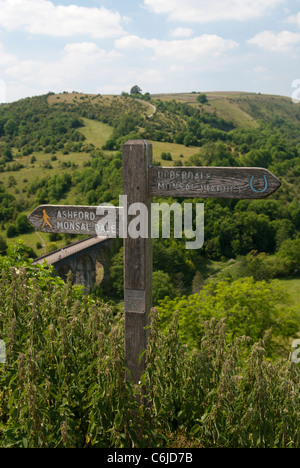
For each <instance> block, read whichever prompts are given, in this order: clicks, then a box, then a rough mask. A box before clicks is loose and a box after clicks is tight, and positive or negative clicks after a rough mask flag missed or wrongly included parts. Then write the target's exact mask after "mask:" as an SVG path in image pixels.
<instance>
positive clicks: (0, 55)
mask: <svg viewBox="0 0 300 468" xmlns="http://www.w3.org/2000/svg"><path fill="white" fill-rule="evenodd" d="M15 60H16V58H15V56H14V55H12V54H9V53H8V52H6V51H5V49H4V46H3V44H1V43H0V66H7V65H10V64H12V63H14V61H15Z"/></svg>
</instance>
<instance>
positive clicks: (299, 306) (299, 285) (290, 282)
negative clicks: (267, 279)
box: [280, 278, 300, 320]
mask: <svg viewBox="0 0 300 468" xmlns="http://www.w3.org/2000/svg"><path fill="white" fill-rule="evenodd" d="M280 284H281V285H282V286H283V287H284V289H285V290H286V291H287V292H288V294H290V296H291V298H292V300H293V307H295V310H296V313H297V317H298V318H299V320H300V278H295V279H294V278H292V279H291V278H288V279H282V280H280Z"/></svg>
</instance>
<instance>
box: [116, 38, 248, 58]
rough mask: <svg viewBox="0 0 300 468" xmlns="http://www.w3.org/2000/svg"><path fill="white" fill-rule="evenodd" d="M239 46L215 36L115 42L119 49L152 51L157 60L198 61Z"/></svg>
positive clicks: (134, 39)
mask: <svg viewBox="0 0 300 468" xmlns="http://www.w3.org/2000/svg"><path fill="white" fill-rule="evenodd" d="M238 46H239V44H238V43H237V42H235V41H233V40H227V39H223V38H221V37H219V36H216V35H214V34H203V35H202V36H199V37H194V38H192V39H178V40H171V41H159V40H157V39H152V40H148V39H142V38H139V37H138V36H124V37H122V38H120V39H117V40H116V41H115V47H116V48H117V49H123V50H129V49H146V48H148V49H152V50H153V51H154V55H155V57H156V58H168V59H171V60H181V61H188V62H191V61H196V60H197V59H198V58H200V57H203V56H213V57H218V56H220V55H221V54H223V53H224V52H226V51H228V50H232V49H235V48H237V47H238Z"/></svg>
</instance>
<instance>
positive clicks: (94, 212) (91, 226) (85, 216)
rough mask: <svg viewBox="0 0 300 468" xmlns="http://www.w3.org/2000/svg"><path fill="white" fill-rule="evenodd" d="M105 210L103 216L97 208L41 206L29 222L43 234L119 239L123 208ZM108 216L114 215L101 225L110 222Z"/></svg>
mask: <svg viewBox="0 0 300 468" xmlns="http://www.w3.org/2000/svg"><path fill="white" fill-rule="evenodd" d="M103 210H104V211H103V212H102V213H103V214H101V212H100V211H99V207H97V206H76V205H41V206H38V207H37V208H36V209H35V210H34V211H33V212H32V213H31V214H30V215H29V216H28V220H29V222H30V223H31V224H32V225H33V226H34V227H35V229H36V230H37V231H41V232H49V233H61V234H85V235H90V236H95V235H98V236H101V237H104V236H108V237H117V236H118V233H119V223H120V215H121V214H122V212H123V210H122V208H119V207H116V208H114V209H112V208H111V207H108V208H107V210H109V211H106V208H103ZM113 213H114V214H113ZM108 214H109V215H110V216H111V215H112V218H111V221H110V222H108V223H105V225H104V222H103V223H102V224H101V220H102V221H103V220H104V219H106V220H108V218H107V215H108ZM121 221H122V217H121Z"/></svg>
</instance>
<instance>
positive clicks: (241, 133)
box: [0, 92, 300, 295]
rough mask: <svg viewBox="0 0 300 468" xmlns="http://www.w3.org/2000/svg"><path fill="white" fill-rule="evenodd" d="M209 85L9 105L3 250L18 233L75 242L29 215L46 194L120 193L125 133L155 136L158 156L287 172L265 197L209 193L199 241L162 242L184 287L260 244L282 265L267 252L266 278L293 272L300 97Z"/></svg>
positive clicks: (162, 256)
mask: <svg viewBox="0 0 300 468" xmlns="http://www.w3.org/2000/svg"><path fill="white" fill-rule="evenodd" d="M200 96H201V95H200V94H199V93H184V94H169V95H153V96H150V95H149V94H147V93H146V94H145V95H136V96H134V97H133V96H129V95H127V94H126V93H123V94H122V95H121V96H101V95H86V94H80V93H75V92H74V93H62V94H59V95H55V94H53V93H49V94H48V95H45V96H38V97H33V98H27V99H23V100H21V101H18V102H14V103H11V104H7V105H2V106H0V239H1V243H0V251H2V252H5V249H6V245H12V244H14V243H15V242H16V240H17V239H18V238H23V240H24V242H25V244H26V245H27V246H28V247H29V248H31V249H32V250H33V251H34V252H32V255H42V254H43V253H44V252H46V251H51V250H54V249H56V248H60V247H62V246H64V245H66V243H70V242H73V241H75V240H76V239H75V238H74V237H71V236H66V235H64V236H62V235H52V236H51V235H49V234H43V233H36V232H34V231H33V230H32V229H31V227H30V226H29V225H28V223H27V221H26V215H27V214H28V213H29V212H30V211H32V209H33V208H35V207H36V206H37V205H39V204H42V203H51V204H54V203H55V204H59V203H61V204H73V203H75V204H98V203H102V202H113V203H118V197H119V195H120V194H121V193H122V175H121V170H122V155H121V152H120V150H121V147H122V144H123V143H124V142H125V141H127V140H128V139H135V138H145V139H147V140H149V141H150V142H151V143H152V144H153V152H154V163H155V164H158V165H168V166H182V165H205V166H259V167H266V168H268V169H269V170H271V171H272V172H273V173H274V174H275V175H276V176H277V177H279V178H280V180H281V182H282V187H281V188H280V190H279V191H278V192H276V193H275V194H274V195H272V196H271V197H270V198H269V199H268V200H264V201H252V202H250V201H247V200H241V201H239V202H237V201H234V200H228V201H225V200H214V199H210V200H205V207H206V227H205V228H206V231H205V237H206V241H205V246H204V248H203V249H201V252H193V253H190V252H189V253H187V252H186V251H185V250H184V249H183V248H182V246H181V244H180V243H179V242H177V241H167V240H166V241H157V242H156V241H155V242H154V254H155V257H154V266H155V270H156V271H158V272H159V271H162V272H163V273H164V274H165V275H168V277H167V279H168V281H170V284H172V286H173V294H174V295H176V294H181V293H183V292H188V291H191V289H192V283H193V280H194V279H195V275H196V274H197V273H200V274H201V275H202V277H203V279H204V280H205V279H206V278H208V277H209V276H210V275H212V274H214V272H215V271H217V269H218V265H219V263H220V262H221V264H223V265H225V264H226V262H227V261H229V260H234V261H236V260H237V259H238V258H239V257H242V258H246V256H247V255H251V252H252V253H253V252H257V253H258V254H260V253H263V254H265V255H266V256H267V260H268V261H269V257H268V256H269V255H270V256H271V258H273V257H274V256H275V258H276V261H275V265H276V268H275V267H274V265H273V266H272V267H270V261H269V263H268V264H267V262H266V261H264V262H261V263H262V264H263V266H262V269H263V271H264V274H265V275H266V276H267V277H270V276H274V275H275V277H282V276H283V277H286V276H287V275H289V274H292V273H293V271H294V270H296V269H297V262H296V266H295V265H294V263H293V265H294V266H293V267H291V266H290V267H287V266H286V264H284V265H283V264H282V262H281V261H279V259H278V258H279V257H278V255H279V253H280V252H282V251H285V245H286V243H287V241H290V240H292V241H293V242H294V241H295V240H296V239H297V236H299V231H300V203H299V200H300V193H299V192H300V184H299V176H300V157H299V151H300V131H299V130H300V107H299V106H297V105H295V104H293V103H292V101H291V100H290V99H289V98H285V97H281V96H267V95H259V94H251V93H234V92H232V93H228V92H227V93H207V94H206V95H205V99H204V100H201V99H199V98H200ZM180 202H181V201H180ZM174 257H175V258H176V260H174ZM115 262H116V265H115V266H116V268H115V270H114V272H113V274H112V278H113V279H114V281H115V284H118V285H119V287H120V281H121V277H120V274H121V273H120V269H118V267H117V264H118V262H120V259H119V258H118V257H117V258H116V259H115ZM224 262H225V263H224ZM248 263H249V262H248ZM248 267H249V265H248ZM243 274H246V273H245V271H244V273H243ZM170 289H171V291H172V288H170Z"/></svg>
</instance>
